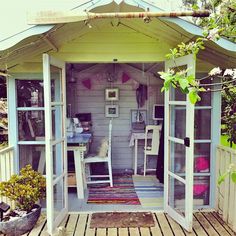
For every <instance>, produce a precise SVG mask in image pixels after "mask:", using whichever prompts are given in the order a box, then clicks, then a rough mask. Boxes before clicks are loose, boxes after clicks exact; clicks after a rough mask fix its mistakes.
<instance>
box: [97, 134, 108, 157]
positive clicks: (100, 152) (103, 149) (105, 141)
mask: <svg viewBox="0 0 236 236" xmlns="http://www.w3.org/2000/svg"><path fill="white" fill-rule="evenodd" d="M107 152H108V138H104V139H102V142H101V146H100V147H99V150H98V156H100V157H106V156H107Z"/></svg>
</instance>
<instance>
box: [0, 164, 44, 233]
mask: <svg viewBox="0 0 236 236" xmlns="http://www.w3.org/2000/svg"><path fill="white" fill-rule="evenodd" d="M0 195H1V196H5V197H7V198H8V199H9V200H11V201H13V202H14V205H15V208H14V209H11V210H10V211H8V212H7V213H6V214H5V215H4V216H3V219H2V221H0V235H1V233H3V234H6V235H9V236H18V235H22V234H25V233H27V232H29V231H30V230H31V229H32V228H33V227H34V225H35V224H36V222H37V220H38V218H39V216H40V213H41V206H40V205H38V204H36V203H37V202H38V201H39V200H40V199H44V198H45V196H46V179H45V177H43V176H42V175H41V174H40V173H39V172H37V171H34V170H33V169H32V167H31V165H27V166H25V167H24V168H22V169H21V171H20V174H19V175H16V174H15V175H12V176H11V178H10V179H9V180H8V181H6V182H1V183H0Z"/></svg>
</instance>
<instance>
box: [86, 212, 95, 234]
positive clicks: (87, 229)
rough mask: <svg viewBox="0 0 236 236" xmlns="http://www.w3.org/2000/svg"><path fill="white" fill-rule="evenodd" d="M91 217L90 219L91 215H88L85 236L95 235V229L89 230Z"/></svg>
mask: <svg viewBox="0 0 236 236" xmlns="http://www.w3.org/2000/svg"><path fill="white" fill-rule="evenodd" d="M91 217H92V214H89V217H88V222H87V228H86V232H85V236H94V235H95V233H96V232H95V229H91V228H90V221H91Z"/></svg>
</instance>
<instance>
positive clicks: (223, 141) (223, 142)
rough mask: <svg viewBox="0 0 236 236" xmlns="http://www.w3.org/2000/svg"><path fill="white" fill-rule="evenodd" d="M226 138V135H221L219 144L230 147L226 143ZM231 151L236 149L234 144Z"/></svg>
mask: <svg viewBox="0 0 236 236" xmlns="http://www.w3.org/2000/svg"><path fill="white" fill-rule="evenodd" d="M227 139H228V136H227V135H221V140H220V144H221V145H223V146H226V147H230V143H229V142H228V141H227ZM232 148H233V149H236V144H233V146H232Z"/></svg>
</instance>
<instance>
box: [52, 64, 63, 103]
mask: <svg viewBox="0 0 236 236" xmlns="http://www.w3.org/2000/svg"><path fill="white" fill-rule="evenodd" d="M50 71H51V101H52V102H61V101H62V96H61V95H62V94H61V91H62V88H61V79H62V72H61V68H58V67H56V66H52V65H50Z"/></svg>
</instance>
